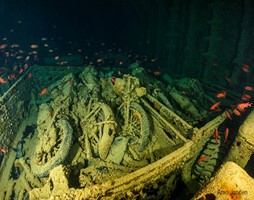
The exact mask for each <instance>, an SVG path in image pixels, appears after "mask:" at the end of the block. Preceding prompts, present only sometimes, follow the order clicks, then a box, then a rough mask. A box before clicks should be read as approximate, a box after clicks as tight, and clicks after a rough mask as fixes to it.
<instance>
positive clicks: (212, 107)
mask: <svg viewBox="0 0 254 200" xmlns="http://www.w3.org/2000/svg"><path fill="white" fill-rule="evenodd" d="M219 105H220V101H219V102H217V103H215V104H213V105H212V106H211V107H210V110H215V109H216V108H217V107H218V106H219Z"/></svg>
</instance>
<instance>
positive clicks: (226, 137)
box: [224, 128, 229, 143]
mask: <svg viewBox="0 0 254 200" xmlns="http://www.w3.org/2000/svg"><path fill="white" fill-rule="evenodd" d="M228 133H229V129H228V128H226V130H225V137H224V143H226V142H227V139H228Z"/></svg>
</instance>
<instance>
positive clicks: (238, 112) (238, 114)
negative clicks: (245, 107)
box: [233, 109, 241, 116]
mask: <svg viewBox="0 0 254 200" xmlns="http://www.w3.org/2000/svg"><path fill="white" fill-rule="evenodd" d="M233 113H234V114H235V115H237V116H240V115H241V113H240V111H239V110H237V109H234V110H233Z"/></svg>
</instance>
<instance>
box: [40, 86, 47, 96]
mask: <svg viewBox="0 0 254 200" xmlns="http://www.w3.org/2000/svg"><path fill="white" fill-rule="evenodd" d="M47 91H48V90H47V88H43V89H42V91H41V92H40V94H39V96H42V95H44V94H46V93H47Z"/></svg>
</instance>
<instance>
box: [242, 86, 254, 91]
mask: <svg viewBox="0 0 254 200" xmlns="http://www.w3.org/2000/svg"><path fill="white" fill-rule="evenodd" d="M244 89H245V90H247V91H253V90H254V88H253V87H252V86H249V85H246V86H245V87H244Z"/></svg>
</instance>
